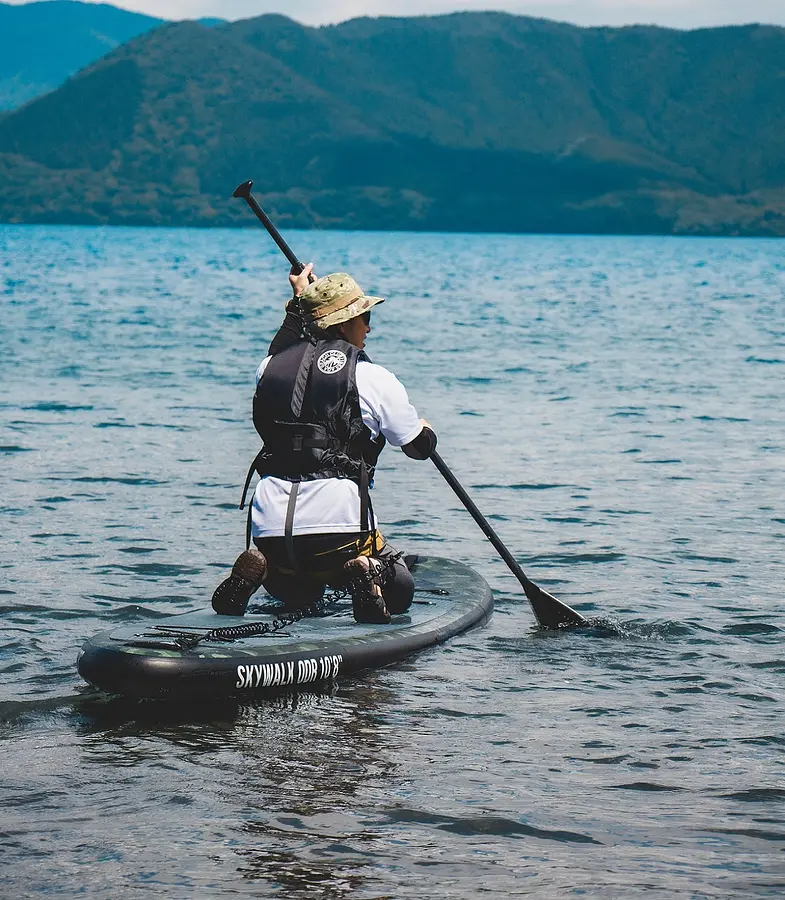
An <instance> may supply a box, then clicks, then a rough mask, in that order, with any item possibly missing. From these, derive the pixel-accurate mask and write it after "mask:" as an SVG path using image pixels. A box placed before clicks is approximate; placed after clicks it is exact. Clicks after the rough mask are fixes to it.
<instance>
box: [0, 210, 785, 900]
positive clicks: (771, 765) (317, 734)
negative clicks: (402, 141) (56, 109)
mask: <svg viewBox="0 0 785 900" xmlns="http://www.w3.org/2000/svg"><path fill="white" fill-rule="evenodd" d="M287 237H288V238H289V239H290V241H291V243H292V245H293V247H294V249H295V251H296V252H297V253H298V254H299V255H300V256H301V257H303V258H305V259H314V260H315V261H316V264H317V270H318V271H319V272H322V273H324V272H327V271H331V270H333V271H334V270H338V269H346V270H348V271H350V272H352V273H353V274H354V275H355V277H356V278H357V279H358V281H359V282H360V284H361V285H362V286H363V287H364V288H365V290H366V291H368V292H369V293H379V292H381V293H382V295H383V296H387V297H388V298H389V300H388V302H387V303H385V305H384V306H382V307H380V308H379V310H378V311H375V312H374V318H373V323H372V325H373V331H372V333H371V335H370V338H369V346H368V349H369V352H370V353H371V355H372V357H373V358H374V360H375V361H377V362H380V363H382V364H384V365H387V366H389V367H390V368H392V369H393V370H394V371H395V372H396V373H397V374H398V375H399V377H400V378H401V379H402V380H403V381H404V383H405V384H406V385H407V387H408V389H409V392H410V395H411V397H412V399H413V401H414V403H415V405H416V406H417V408H418V410H419V412H420V413H421V415H424V416H425V417H426V418H427V419H428V420H429V421H430V422H431V423H432V425H433V426H434V428H435V429H436V430H437V432H438V434H439V437H440V443H439V449H440V452H441V454H442V456H443V457H444V459H445V460H446V462H447V463H448V464H449V465H450V466H451V467H452V468H453V470H454V471H455V473H456V474H457V476H458V477H459V479H460V480H461V481H462V482H463V484H464V485H465V486H466V487H467V488H468V490H469V491H470V493H471V494H472V496H473V497H474V498H475V500H476V502H477V503H478V505H479V506H480V507H481V508H482V509H483V510H484V511H485V512H486V513H487V514H488V515H489V518H490V519H491V521H492V522H493V524H494V526H495V527H496V528H497V529H498V531H499V533H500V534H501V536H502V538H503V539H504V541H505V542H506V544H507V545H508V546H509V547H510V548H511V550H512V551H513V553H514V554H515V555H516V557H517V559H518V560H519V561H520V563H521V565H522V566H523V568H524V569H525V570H526V572H527V573H528V574H529V575H530V576H531V577H532V578H533V579H534V580H535V581H537V583H539V584H541V585H542V586H543V587H546V588H547V589H548V590H550V591H551V592H552V593H554V594H556V595H557V596H559V597H560V598H561V599H563V600H564V601H565V602H567V603H569V604H570V605H571V606H574V607H575V608H577V609H579V610H580V611H582V612H583V613H584V615H586V616H588V617H590V618H591V619H592V620H593V621H595V622H596V624H595V625H594V627H592V628H591V629H588V630H586V631H582V632H573V633H566V634H558V635H544V634H542V633H537V632H536V631H535V630H534V628H533V618H532V615H531V612H530V610H529V608H528V605H527V603H526V601H525V598H524V597H523V595H522V592H521V589H520V588H519V586H518V584H517V582H516V581H515V579H514V578H513V577H512V575H511V574H510V573H509V572H508V570H507V569H506V567H505V565H504V563H503V562H501V561H500V560H499V559H498V558H497V557H496V555H495V552H494V550H493V548H492V547H491V546H490V544H489V543H488V542H487V541H486V540H485V539H484V538H483V537H482V535H481V533H480V532H479V531H478V529H477V527H476V526H475V524H474V523H473V521H472V520H471V519H470V518H469V516H468V515H467V514H466V513H465V512H464V511H463V510H462V508H461V507H460V505H459V503H458V501H457V500H456V498H455V497H454V496H453V495H452V494H451V492H450V491H449V489H448V487H447V486H446V485H445V484H444V483H443V481H442V480H441V479H440V477H439V475H438V473H437V472H436V470H435V469H434V467H433V466H431V465H430V464H429V463H427V462H426V463H416V462H413V461H411V460H407V459H405V458H404V457H403V456H402V455H401V454H400V453H396V452H394V451H387V452H385V454H384V456H383V462H382V465H381V468H380V472H379V475H378V478H377V490H376V492H375V493H376V497H375V506H376V510H377V513H378V515H379V517H380V519H381V521H382V522H383V523H384V530H385V532H386V533H387V534H388V536H389V538H390V539H391V540H392V541H393V542H394V543H395V544H396V545H399V546H400V547H402V548H405V549H407V550H412V551H415V552H418V551H419V552H427V553H436V554H438V555H444V556H450V557H454V558H458V559H461V560H464V561H466V562H468V563H470V564H471V565H473V566H474V567H475V568H477V569H478V570H479V571H480V572H481V573H482V574H483V575H484V576H485V577H486V578H487V579H488V581H489V582H490V584H491V586H492V588H493V590H494V593H495V596H496V602H497V606H496V612H495V613H494V616H493V619H492V620H491V622H490V623H489V624H488V625H487V626H486V627H484V628H482V629H478V630H475V631H472V632H470V633H468V634H466V635H463V636H461V637H460V638H458V639H454V640H453V641H451V642H450V643H449V644H448V645H447V646H445V647H443V648H440V649H436V650H433V651H429V652H426V653H424V654H422V655H420V656H419V657H416V658H414V659H412V660H410V661H408V662H407V663H405V664H401V665H397V666H394V667H391V668H389V669H386V670H382V671H379V672H376V673H371V674H368V675H365V676H363V677H360V678H355V679H351V680H344V681H339V683H338V684H337V685H335V686H334V687H333V688H332V689H326V690H323V691H313V692H305V693H301V694H298V695H285V696H283V697H280V698H277V699H274V700H269V701H260V702H258V703H256V704H246V705H242V706H238V705H235V706H229V707H222V708H220V709H214V708H210V709H207V708H206V709H204V710H203V711H202V712H201V714H196V713H194V711H188V712H186V711H180V712H179V713H178V711H172V710H167V711H161V710H158V709H157V708H156V707H155V705H152V706H151V705H150V704H146V705H141V706H139V705H137V706H133V705H129V704H123V703H118V702H116V701H102V700H99V699H96V698H95V696H94V695H93V692H92V691H91V690H90V689H88V688H86V686H82V685H80V681H79V679H78V676H77V674H76V671H75V665H74V663H75V658H76V654H77V651H78V648H79V645H80V643H81V641H82V639H83V638H84V637H85V636H86V635H89V634H91V633H93V632H95V631H98V630H101V629H104V628H108V627H112V626H116V625H118V624H119V623H127V622H140V623H141V622H144V621H149V620H153V619H155V618H158V617H161V616H164V615H169V614H172V613H175V612H181V611H186V610H188V609H191V608H194V607H197V606H204V605H205V604H206V603H207V602H208V598H209V596H210V594H211V592H212V589H213V587H214V586H215V585H216V583H217V582H218V581H219V580H220V579H221V578H222V577H224V575H225V574H226V570H227V566H228V565H229V564H230V563H231V561H232V560H233V558H234V556H235V554H236V552H237V551H238V550H239V549H240V548H241V546H242V541H243V529H244V520H243V514H242V513H240V512H238V511H237V508H236V504H237V500H238V496H239V488H240V485H241V482H242V479H243V477H244V474H245V470H246V467H247V465H248V463H249V461H250V459H251V458H252V457H253V455H254V454H255V452H256V449H257V441H256V437H255V433H254V431H253V429H252V427H251V425H250V422H249V412H250V398H251V394H252V390H253V376H254V372H255V369H256V366H257V364H258V362H259V360H260V359H261V358H262V356H263V355H264V353H265V349H266V347H267V344H268V342H269V340H270V337H271V336H272V334H273V332H274V330H275V328H276V326H277V324H278V322H279V321H280V317H281V309H282V305H283V302H284V301H285V299H286V296H287V289H286V264H285V262H284V261H283V259H282V258H281V257H280V255H279V254H278V253H277V251H276V250H275V248H274V247H273V246H272V245H271V243H270V242H269V240H267V238H266V236H265V234H264V232H262V231H261V230H255V229H249V230H247V231H243V232H237V231H190V230H182V231H170V230H145V229H112V230H109V229H107V230H103V229H87V228H44V227H36V228H23V227H0V297H1V300H0V303H1V304H2V306H1V308H0V309H1V311H0V316H1V318H0V466H1V468H0V472H1V473H2V474H0V479H1V483H2V495H1V496H0V611H1V613H2V621H3V625H4V627H3V630H2V636H0V674H1V675H2V678H1V679H0V742H1V746H0V753H1V754H2V756H1V757H0V758H1V759H2V769H1V770H0V771H1V772H2V777H1V778H0V806H1V807H2V809H3V813H2V824H0V832H1V837H2V846H3V852H2V855H0V894H1V895H2V896H4V897H9V898H15V897H22V896H25V897H27V896H34V895H37V894H44V895H47V894H51V895H57V896H63V897H72V896H76V895H77V894H83V893H86V894H90V895H92V896H101V897H104V896H105V897H108V896H135V895H136V894H140V893H144V895H145V896H155V897H169V898H180V897H182V898H193V897H206V896H211V897H224V896H254V897H259V896H269V897H273V896H276V897H287V898H312V897H326V898H331V900H337V898H345V897H346V898H348V897H352V898H355V897H356V898H381V897H395V898H415V897H416V898H420V897H429V898H466V897H473V896H482V897H486V898H494V900H495V898H500V900H501V898H506V897H510V896H536V897H538V898H550V897H554V898H556V897H565V896H584V897H585V896H594V897H602V898H629V897H638V896H646V897H647V898H659V897H662V898H666V897H667V898H672V897H690V898H725V897H731V896H755V897H779V896H782V894H783V892H785V857H783V850H785V804H784V803H783V801H784V800H785V777H784V776H785V727H784V726H783V705H782V703H783V699H785V690H784V688H785V649H784V648H783V640H784V639H785V609H784V605H783V599H784V596H783V595H784V593H785V591H784V590H783V568H784V567H783V555H784V554H785V503H783V499H784V498H783V493H784V492H783V481H784V477H783V476H784V475H785V403H784V402H783V400H784V399H785V244H784V243H783V242H775V241H769V242H766V241H749V240H688V239H672V238H588V237H536V236H483V235H472V236H463V235H449V236H445V235H420V234H374V233H337V232H333V233H318V232H307V233H306V232H300V233H291V234H289V235H287Z"/></svg>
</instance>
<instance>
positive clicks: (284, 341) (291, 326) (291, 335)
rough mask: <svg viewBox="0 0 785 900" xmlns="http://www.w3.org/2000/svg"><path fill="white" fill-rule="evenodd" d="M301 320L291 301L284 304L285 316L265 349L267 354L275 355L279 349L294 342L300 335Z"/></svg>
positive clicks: (301, 330)
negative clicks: (268, 346)
mask: <svg viewBox="0 0 785 900" xmlns="http://www.w3.org/2000/svg"><path fill="white" fill-rule="evenodd" d="M302 333H303V320H302V316H301V315H300V312H299V310H298V309H297V307H296V306H295V304H294V303H292V302H291V301H290V302H289V303H287V304H286V316H285V318H284V320H283V322H282V323H281V327H280V328H279V329H278V332H277V334H276V335H275V337H274V338H273V339H272V342H271V344H270V348H269V349H268V351H267V355H268V356H275V354H276V353H280V352H281V350H285V349H286V348H287V347H291V346H292V344H296V343H297V342H298V341H299V340H300V339H301V337H302Z"/></svg>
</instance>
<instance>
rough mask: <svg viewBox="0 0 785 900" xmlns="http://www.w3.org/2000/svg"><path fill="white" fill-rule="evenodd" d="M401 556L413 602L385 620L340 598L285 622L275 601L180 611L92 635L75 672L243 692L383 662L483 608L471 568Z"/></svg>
mask: <svg viewBox="0 0 785 900" xmlns="http://www.w3.org/2000/svg"><path fill="white" fill-rule="evenodd" d="M407 562H409V567H410V569H411V570H412V575H413V576H414V580H415V594H414V602H413V603H412V606H411V607H410V609H409V610H408V611H407V612H406V613H405V614H404V615H400V616H393V620H392V622H391V623H390V624H389V625H360V624H358V623H357V622H355V621H354V618H353V616H352V605H351V600H350V599H348V598H343V599H338V600H336V601H335V602H333V603H332V604H330V605H329V606H327V607H326V608H325V609H324V610H322V611H321V613H320V614H318V615H315V616H308V617H305V618H301V619H299V620H298V621H296V622H293V623H291V624H289V625H286V626H284V627H281V623H280V619H279V620H278V622H277V624H276V622H275V620H276V618H277V617H278V616H280V609H278V610H277V611H276V609H274V608H265V607H262V611H259V612H256V611H255V610H256V609H258V607H256V608H255V607H253V606H252V607H251V610H250V611H249V613H248V614H246V615H245V616H243V617H236V616H219V615H216V614H215V613H214V612H213V611H212V610H207V611H200V612H192V613H184V614H182V615H178V616H169V617H167V618H163V619H159V620H157V621H156V623H155V624H154V625H150V624H144V625H141V626H139V625H137V626H126V627H124V628H120V629H118V630H116V631H105V632H102V633H101V634H98V635H96V636H95V637H92V638H90V639H89V640H87V641H86V642H85V643H84V645H83V647H82V650H81V652H80V654H79V658H78V661H77V667H78V669H79V674H80V675H81V676H82V678H84V679H85V681H87V682H88V683H89V684H92V685H94V686H95V687H97V688H99V689H100V690H102V691H106V692H107V693H110V694H119V695H121V696H125V697H135V698H140V699H182V700H187V699H190V700H196V701H199V700H209V699H218V698H221V697H250V696H253V695H259V694H263V693H264V691H265V690H267V691H269V690H273V689H275V690H280V689H281V688H285V687H290V686H297V685H303V684H314V683H318V682H323V681H330V680H333V679H335V678H336V677H337V676H340V675H348V674H350V673H353V672H360V671H362V670H366V669H376V668H379V667H381V666H386V665H389V664H390V663H393V662H396V661H397V660H401V659H404V658H405V657H407V656H411V655H412V654H414V653H417V652H418V651H420V650H424V649H425V648H426V647H431V646H433V645H435V644H441V643H443V642H444V641H446V640H447V639H448V638H451V637H453V636H454V635H456V634H459V633H461V632H463V631H466V630H467V629H469V628H472V627H473V626H475V625H480V624H482V623H484V622H485V621H487V619H488V618H489V617H490V615H491V613H492V611H493V595H492V594H491V589H490V587H489V586H488V584H487V582H486V581H485V579H484V578H482V576H481V575H478V574H477V572H475V571H474V570H473V569H470V568H469V567H468V566H466V565H463V564H462V563H459V562H454V561H452V560H449V559H440V558H438V557H409V558H407ZM260 594H264V592H263V591H261V592H260ZM257 596H258V595H257ZM253 599H254V600H256V597H254V598H253ZM266 629H269V630H266ZM254 631H256V632H257V633H256V634H253V633H251V634H249V632H254ZM260 631H261V632H265V633H261V634H260V633H258V632H260Z"/></svg>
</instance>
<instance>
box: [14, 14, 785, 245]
mask: <svg viewBox="0 0 785 900" xmlns="http://www.w3.org/2000/svg"><path fill="white" fill-rule="evenodd" d="M783 110H785V29H781V28H775V27H768V26H744V27H728V28H718V29H703V30H699V31H690V32H682V31H672V30H668V29H662V28H653V27H639V26H636V27H628V28H618V29H613V28H578V27H575V26H571V25H566V24H559V23H555V22H549V21H545V20H539V19H530V18H526V17H519V16H509V15H504V14H499V13H462V14H453V15H448V16H437V17H418V18H410V19H404V18H400V19H396V18H383V19H355V20H353V21H350V22H346V23H343V24H341V25H337V26H330V27H322V28H307V27H305V26H301V25H298V24H297V23H295V22H293V21H291V20H289V19H286V18H284V17H282V16H273V15H269V16H261V17H259V18H256V19H249V20H246V21H242V22H236V23H232V24H228V25H223V26H219V27H217V28H214V29H210V30H207V29H205V28H202V27H200V26H199V25H197V24H194V23H179V24H170V25H165V26H163V27H161V28H158V29H156V30H155V31H152V32H149V33H147V34H144V35H142V36H141V37H138V38H136V39H135V40H133V41H131V42H130V43H128V44H126V45H124V46H122V47H120V48H118V49H117V50H116V51H114V52H113V53H111V54H110V55H109V56H107V57H105V58H104V59H102V60H100V61H99V62H97V63H95V64H94V65H93V66H91V67H90V68H88V69H86V70H85V71H83V72H81V73H80V74H79V75H78V76H76V77H74V78H72V79H70V80H69V81H68V82H66V84H65V85H63V86H62V87H61V88H60V89H58V90H57V91H55V92H53V93H51V94H49V95H47V96H45V97H42V98H40V99H38V100H36V101H34V102H33V103H30V104H28V105H27V106H26V107H24V108H23V109H20V110H18V111H16V112H13V113H10V114H8V115H6V116H5V118H4V119H2V120H0V184H1V185H2V188H3V189H2V191H0V219H2V220H4V221H26V222H111V223H138V224H152V223H154V224H158V223H160V224H191V225H208V224H238V223H247V222H248V221H249V218H248V215H249V214H248V211H247V210H246V209H244V208H243V205H242V204H241V203H239V202H238V201H232V200H231V199H229V197H230V195H231V192H232V189H233V188H234V187H235V185H236V184H237V183H238V182H240V181H242V180H244V179H246V178H249V177H252V178H254V179H255V180H256V184H257V188H258V190H259V191H260V193H261V194H262V195H263V197H264V199H265V202H266V204H267V205H268V206H269V208H270V211H271V212H272V213H273V214H275V216H276V217H277V218H278V220H279V221H280V223H281V224H282V225H297V226H309V225H315V226H320V227H330V226H333V227H359V228H428V229H441V230H454V229H459V230H504V231H588V232H608V231H612V232H660V233H669V232H676V233H702V234H725V233H741V234H785V125H784V124H783Z"/></svg>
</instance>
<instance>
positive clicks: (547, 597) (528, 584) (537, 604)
mask: <svg viewBox="0 0 785 900" xmlns="http://www.w3.org/2000/svg"><path fill="white" fill-rule="evenodd" d="M431 459H432V460H433V464H434V465H435V466H436V468H437V469H438V470H439V471H440V472H441V474H442V476H443V478H444V480H445V481H446V482H447V484H449V485H450V487H451V488H452V489H453V491H455V493H456V494H457V495H458V498H459V499H460V501H461V503H463V505H464V506H465V507H466V509H467V511H468V512H469V513H470V514H471V516H472V518H473V519H474V521H475V522H476V523H477V524H478V525H479V526H480V528H481V529H482V532H483V534H484V535H485V536H486V537H487V538H488V540H489V541H490V542H491V543H492V544H493V546H494V548H495V549H496V551H497V553H498V554H499V556H501V558H502V559H503V560H504V561H505V562H506V563H507V566H508V568H509V569H510V571H511V572H512V574H513V575H514V576H515V577H516V578H517V579H518V581H519V582H520V583H521V585H522V587H523V590H524V593H525V594H526V599H527V600H528V601H529V603H530V604H531V608H532V611H533V613H534V616H535V618H536V619H537V622H538V623H539V624H540V625H541V626H542V627H543V628H564V627H569V628H573V627H575V626H582V625H586V624H587V622H586V619H584V617H583V616H582V615H581V614H580V613H578V612H576V611H575V610H574V609H572V608H571V607H569V606H567V604H566V603H562V602H561V600H557V599H556V597H554V596H553V595H552V594H549V593H548V592H547V591H546V590H543V589H542V588H541V587H539V586H538V585H536V584H535V583H534V582H533V581H531V580H530V579H528V578H527V577H526V575H525V574H524V571H523V569H521V567H520V566H519V565H518V563H517V562H516V561H515V558H514V557H513V555H512V553H510V551H509V550H508V549H507V548H506V547H505V546H504V544H503V543H502V541H501V538H500V537H499V535H498V534H496V532H495V531H494V530H493V528H491V526H490V524H489V522H488V520H487V519H486V518H485V516H484V515H483V514H482V513H481V512H480V510H479V509H477V507H476V506H475V504H474V501H473V500H472V498H471V497H470V496H469V495H468V494H467V493H466V491H465V490H464V489H463V487H462V485H461V483H460V482H459V481H458V479H457V478H456V477H455V476H454V475H453V474H452V472H451V471H450V469H449V467H448V466H447V463H445V461H444V460H443V459H442V458H441V456H439V454H438V453H437V452H436V451H435V450H434V451H432V453H431Z"/></svg>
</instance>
